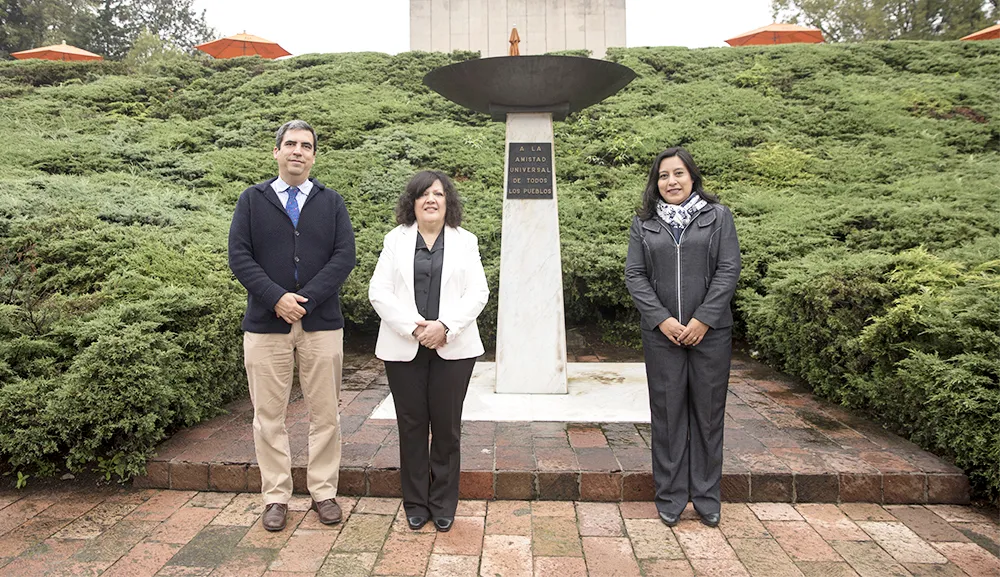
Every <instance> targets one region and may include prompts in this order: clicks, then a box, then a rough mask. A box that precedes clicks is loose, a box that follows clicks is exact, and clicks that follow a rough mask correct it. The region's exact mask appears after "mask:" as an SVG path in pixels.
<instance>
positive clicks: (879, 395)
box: [0, 42, 1000, 499]
mask: <svg viewBox="0 0 1000 577" xmlns="http://www.w3.org/2000/svg"><path fill="white" fill-rule="evenodd" d="M144 54H145V55H139V56H137V58H136V60H135V61H134V62H130V67H131V68H130V70H129V71H128V72H126V70H125V69H123V68H121V67H120V66H121V65H109V64H107V63H83V64H79V63H65V64H63V63H46V64H45V65H41V64H39V63H0V97H2V98H3V102H4V107H3V108H2V109H0V128H2V129H3V131H4V133H5V134H10V135H16V137H14V138H9V139H7V140H6V141H5V142H4V143H2V144H0V166H3V168H4V170H3V172H2V173H0V249H2V253H0V254H2V255H3V256H2V260H0V455H2V456H3V458H4V459H5V460H7V462H8V463H9V465H10V467H11V468H13V469H14V470H16V471H17V472H19V473H20V472H22V471H23V472H24V474H29V473H30V474H32V475H37V474H47V473H51V472H53V471H55V470H56V469H60V468H71V469H79V468H83V467H95V468H97V469H98V470H100V471H102V472H104V473H105V474H107V475H109V476H114V475H123V476H129V475H131V474H134V473H135V472H136V471H139V470H141V468H142V465H143V462H144V459H145V458H147V457H148V455H149V453H150V451H151V450H152V449H153V447H154V446H155V443H156V442H157V440H159V439H161V438H163V437H164V436H165V435H167V434H169V433H170V432H171V431H172V430H173V429H175V428H176V427H179V426H183V425H187V424H191V423H194V422H197V421H198V420H200V419H203V418H205V417H208V416H210V415H212V414H213V413H214V412H217V411H218V410H219V407H221V405H222V403H224V402H225V401H226V400H227V399H230V398H233V397H234V396H236V395H239V394H243V393H242V391H244V390H245V383H244V377H243V370H242V365H241V361H240V358H241V355H240V334H239V318H240V315H241V313H242V308H243V304H244V299H245V293H244V291H243V289H242V287H240V286H239V285H238V284H237V283H235V281H234V280H233V279H232V277H231V274H230V273H229V271H228V269H227V267H226V258H225V251H226V246H225V245H226V232H227V230H228V223H229V218H230V214H231V211H232V208H233V206H234V204H235V201H236V198H237V197H238V195H239V193H240V192H241V191H242V190H243V189H244V188H245V187H246V186H248V185H249V184H252V183H255V182H258V181H261V180H264V179H266V178H269V177H271V176H272V175H273V172H274V164H273V160H272V159H271V158H270V150H271V148H272V147H273V132H274V130H275V128H276V127H277V126H278V125H280V124H281V123H282V122H284V121H286V120H288V119H291V118H294V117H301V118H304V119H306V120H308V121H309V122H310V123H312V124H313V125H314V126H315V127H316V128H317V130H318V131H319V147H318V150H319V155H318V158H317V163H316V166H315V167H314V171H313V174H314V176H316V177H317V178H318V179H320V180H321V181H323V182H325V183H327V184H328V185H331V186H333V187H334V188H336V189H337V190H339V191H340V192H341V194H342V195H343V196H344V198H345V201H346V203H347V206H348V209H349V211H350V214H351V219H352V222H353V224H354V227H355V234H356V237H357V245H358V267H357V269H356V270H355V272H354V273H353V274H352V275H351V276H350V277H349V279H348V281H347V283H346V284H345V286H344V288H343V290H342V303H343V307H344V312H345V315H346V317H347V319H348V322H349V328H348V331H349V332H350V331H374V330H376V328H377V324H378V323H377V320H378V319H377V317H376V315H375V313H374V311H372V309H371V306H370V305H369V303H368V299H367V283H368V280H369V278H370V277H371V274H372V271H373V269H374V266H375V262H376V260H377V258H378V253H379V251H380V250H381V246H382V237H383V235H384V234H385V233H386V232H387V231H388V230H390V229H391V228H392V227H393V226H394V225H395V223H394V219H393V207H394V204H395V201H396V198H397V196H398V194H399V193H400V192H401V190H402V188H403V186H404V184H405V182H406V181H407V179H408V178H409V177H410V176H411V175H412V174H413V173H414V172H415V171H417V170H419V169H422V168H436V169H441V170H444V171H446V172H448V173H450V174H453V175H454V176H455V179H456V182H457V185H458V188H459V191H460V193H461V195H462V197H463V199H464V212H465V223H464V226H466V228H468V229H470V230H471V231H472V232H474V233H475V234H476V235H478V236H479V239H480V249H481V252H482V256H483V263H484V265H485V267H486V271H487V278H488V282H489V284H490V288H491V290H492V292H493V295H494V298H492V299H491V300H490V303H489V305H487V309H486V311H485V312H484V314H483V315H482V317H481V318H480V327H481V329H482V331H483V333H484V334H485V335H486V336H487V338H492V335H493V334H494V333H495V322H496V298H495V296H496V294H497V292H496V291H497V288H498V285H499V279H498V271H499V254H500V229H501V227H500V218H501V206H502V202H501V195H500V189H501V187H502V183H503V174H502V171H503V145H504V127H503V125H502V124H500V123H493V122H489V120H488V119H487V118H486V117H485V116H483V115H478V114H475V113H472V112H470V111H467V110H465V109H463V108H461V107H459V106H457V105H455V104H452V103H450V102H448V101H446V100H444V99H443V98H441V97H439V96H437V95H435V94H434V93H432V92H430V91H429V90H428V89H426V87H424V86H423V85H422V84H421V78H422V77H423V75H424V74H426V73H427V72H428V71H429V70H431V69H433V68H435V67H437V66H441V65H445V64H449V63H451V62H457V61H462V60H465V59H468V58H474V57H476V55H475V54H472V53H453V54H439V53H433V54H431V53H419V52H410V53H404V54H399V55H395V56H390V55H385V54H375V53H356V54H324V55H315V54H314V55H307V56H302V57H298V58H292V59H288V60H284V61H278V62H274V61H264V60H261V59H259V58H238V59H232V60H219V61H207V60H199V59H194V58H186V57H183V56H178V55H176V54H167V53H163V54H159V53H155V52H151V53H148V54H146V53H144ZM609 58H611V59H613V60H616V61H618V62H621V63H623V64H626V65H628V66H630V67H632V68H633V69H634V70H636V72H637V73H638V74H639V76H638V78H637V79H636V80H635V81H634V82H633V83H632V84H630V85H629V86H628V87H626V88H625V89H624V90H623V91H622V92H621V93H619V94H617V95H615V96H614V97H612V98H610V99H608V100H607V101H605V102H603V103H601V104H598V105H595V106H593V107H591V108H588V109H587V110H585V111H583V112H581V113H579V114H575V115H573V116H571V117H570V118H569V119H567V120H566V121H565V122H560V123H557V124H556V126H555V131H556V145H555V149H556V155H557V162H556V168H557V179H558V183H557V187H558V196H559V209H560V222H561V239H562V262H563V282H564V287H563V288H564V294H565V297H566V313H567V318H568V320H569V321H570V322H572V323H597V324H599V325H600V326H601V327H602V328H603V330H604V333H605V337H606V338H608V339H611V340H615V341H619V342H626V343H636V342H637V341H638V328H637V327H638V322H637V317H636V313H635V310H634V307H633V305H632V303H631V300H630V298H629V296H628V294H627V292H626V291H625V287H624V280H623V276H624V275H623V264H624V258H625V252H626V243H627V229H628V226H629V223H630V221H631V217H632V214H634V210H635V208H636V206H637V205H638V203H639V198H640V193H641V190H642V188H643V187H644V185H645V180H646V174H647V170H648V166H647V164H646V163H648V162H650V160H651V159H652V158H653V157H654V156H655V154H656V153H657V152H658V151H660V150H662V149H663V148H666V147H668V146H675V145H683V146H685V147H687V148H688V149H689V150H690V151H691V152H692V153H693V155H694V156H695V158H696V159H697V161H698V163H699V165H700V167H701V168H702V171H703V173H704V176H705V179H706V183H707V185H708V187H709V189H710V190H712V191H714V192H716V193H718V194H719V195H720V197H721V198H722V200H723V202H725V203H727V204H728V205H729V206H731V207H732V208H733V211H734V213H735V215H736V219H737V228H738V230H739V234H740V240H741V244H742V252H743V263H744V271H743V275H742V277H741V281H740V287H739V291H738V294H737V298H736V303H735V307H736V312H737V329H738V332H740V333H741V334H742V335H743V336H744V337H745V338H746V340H747V341H748V343H749V345H750V346H751V347H752V348H753V349H754V350H756V351H757V353H758V354H759V356H760V357H761V358H763V359H765V360H766V361H767V362H769V363H771V364H772V365H774V366H776V367H779V368H782V369H784V370H786V371H788V372H789V373H791V374H794V375H796V376H799V377H801V378H803V379H804V380H806V381H807V382H808V383H809V384H810V385H811V386H813V387H814V389H815V390H816V391H817V392H818V393H819V394H822V395H824V396H827V397H830V398H832V399H835V400H837V401H839V402H842V403H845V404H848V405H850V406H852V407H855V408H857V409H859V410H861V411H865V412H867V413H868V414H870V415H871V416H873V417H874V418H876V419H878V420H880V421H881V422H883V423H884V424H886V425H887V426H889V427H891V428H893V429H895V430H897V431H899V432H901V433H903V434H906V435H908V436H909V437H910V438H912V439H913V440H915V441H917V442H919V443H921V444H922V445H923V446H925V447H928V448H930V449H933V450H935V451H937V452H939V453H940V454H943V455H947V456H949V457H951V458H953V459H955V461H956V462H957V463H959V464H960V465H961V466H963V467H964V468H965V469H966V470H967V471H968V472H969V474H970V477H971V479H972V480H973V483H974V486H975V487H976V489H977V490H979V491H980V492H981V494H983V495H986V496H989V497H990V498H993V499H996V498H997V496H998V495H1000V473H998V472H997V470H996V467H995V464H996V463H997V459H998V455H997V450H998V446H1000V444H998V439H997V431H1000V426H998V425H1000V423H997V418H998V417H997V415H998V414H1000V397H998V389H1000V386H998V380H1000V369H998V367H997V355H996V350H997V348H998V345H1000V343H998V339H1000V336H998V335H1000V327H998V325H997V322H998V321H997V319H1000V311H998V310H997V303H998V302H1000V295H998V291H1000V288H998V286H1000V265H998V264H997V262H1000V245H998V240H997V239H998V234H1000V218H998V194H997V193H998V192H1000V191H998V188H997V184H996V183H997V182H1000V93H998V92H997V90H996V78H998V77H1000V46H997V45H996V44H995V43H993V44H991V43H983V42H980V43H948V42H936V43H921V42H895V43H865V44H853V45H842V46H823V45H819V46H779V47H758V48H741V49H703V50H686V49H678V48H656V49H651V48H636V49H612V50H611V51H610V54H609ZM115 66H119V68H116V67H115Z"/></svg>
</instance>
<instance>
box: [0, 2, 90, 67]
mask: <svg viewBox="0 0 1000 577" xmlns="http://www.w3.org/2000/svg"><path fill="white" fill-rule="evenodd" d="M90 7H91V2H90V0H0V56H3V57H6V56H8V55H9V54H10V53H11V52H17V51H19V50H28V49H30V48H37V47H38V46H42V45H44V44H57V43H59V42H63V41H65V42H67V43H69V44H75V45H80V44H85V43H86V42H87V39H88V36H89V31H90V29H91V25H90V19H91V18H92V13H90V12H89V9H90Z"/></svg>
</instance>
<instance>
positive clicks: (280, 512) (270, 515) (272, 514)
mask: <svg viewBox="0 0 1000 577" xmlns="http://www.w3.org/2000/svg"><path fill="white" fill-rule="evenodd" d="M287 513H288V505H286V504H284V503H268V505H267V507H266V508H265V509H264V516H263V517H262V518H261V525H263V526H264V528H265V529H267V530H268V531H281V530H282V529H284V528H285V515H286V514H287Z"/></svg>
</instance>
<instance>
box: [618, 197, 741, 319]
mask: <svg viewBox="0 0 1000 577" xmlns="http://www.w3.org/2000/svg"><path fill="white" fill-rule="evenodd" d="M739 278H740V243H739V240H738V239H737V238H736V226H735V225H734V223H733V213H732V212H730V210H729V208H728V207H726V206H723V205H721V204H708V205H706V206H705V207H704V208H702V209H701V211H699V212H698V214H696V215H695V217H694V219H693V220H692V221H691V223H690V224H689V225H688V226H687V228H685V229H684V233H683V234H682V235H681V240H680V243H678V242H675V241H674V237H673V235H671V234H670V229H669V228H668V226H667V225H666V224H665V223H664V222H663V221H661V220H660V219H659V218H657V217H653V218H652V219H650V220H640V219H639V217H634V218H633V219H632V228H631V229H630V230H629V242H628V257H627V258H626V259H625V284H626V286H627V287H628V292H629V294H631V295H632V300H633V301H635V306H636V307H637V308H638V309H639V313H640V315H641V316H642V328H643V329H646V330H653V329H655V328H656V327H657V326H658V325H659V324H660V323H662V322H663V321H665V320H667V319H668V318H670V317H674V318H675V319H677V320H678V321H679V322H680V323H681V324H687V322H688V321H690V320H691V318H692V317H694V318H696V319H698V320H699V321H701V322H703V323H705V324H706V325H708V326H709V327H711V328H713V329H719V328H723V327H728V326H732V324H733V312H732V309H731V308H730V302H731V301H732V299H733V294H734V293H735V292H736V283H737V281H739Z"/></svg>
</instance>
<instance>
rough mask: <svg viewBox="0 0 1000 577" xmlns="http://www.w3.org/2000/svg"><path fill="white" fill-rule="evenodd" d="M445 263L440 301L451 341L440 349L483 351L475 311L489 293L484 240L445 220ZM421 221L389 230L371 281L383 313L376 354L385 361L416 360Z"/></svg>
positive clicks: (445, 352)
mask: <svg viewBox="0 0 1000 577" xmlns="http://www.w3.org/2000/svg"><path fill="white" fill-rule="evenodd" d="M442 234H444V260H443V262H442V265H441V306H440V310H439V311H438V312H439V314H438V319H439V320H440V321H441V322H442V323H444V324H445V325H446V326H447V327H448V336H447V342H446V343H445V344H444V345H443V346H442V347H440V348H438V349H436V351H437V354H438V355H440V356H441V358H442V359H448V360H456V359H468V358H473V357H478V356H479V355H481V354H483V352H484V349H483V341H482V340H481V339H480V338H479V327H478V326H477V325H476V317H478V316H479V313H481V312H482V311H483V307H485V306H486V301H487V300H489V297H490V289H489V287H488V286H487V285H486V272H485V271H484V270H483V263H482V260H481V259H480V257H479V240H478V239H477V238H476V235H474V234H472V233H471V232H469V231H467V230H465V229H464V228H461V227H459V228H453V227H450V226H445V227H444V229H443V232H442ZM416 246H417V225H416V223H414V224H411V225H409V226H406V225H399V226H397V227H396V228H394V229H392V230H391V231H389V233H388V234H386V235H385V240H384V242H383V245H382V254H380V255H379V257H378V264H376V265H375V273H374V274H372V280H371V282H370V283H369V284H368V300H369V301H371V303H372V306H373V307H374V308H375V312H377V313H378V316H379V317H381V318H382V323H381V324H380V325H379V329H378V341H377V342H376V344H375V356H376V357H378V358H380V359H382V360H383V361H412V360H413V359H414V357H416V356H417V349H418V348H419V343H418V341H417V337H415V336H413V331H414V330H415V329H416V328H417V321H418V320H425V319H424V318H423V317H422V316H420V314H419V313H418V312H417V304H416V302H414V293H413V290H414V289H413V255H414V251H415V250H416Z"/></svg>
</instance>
